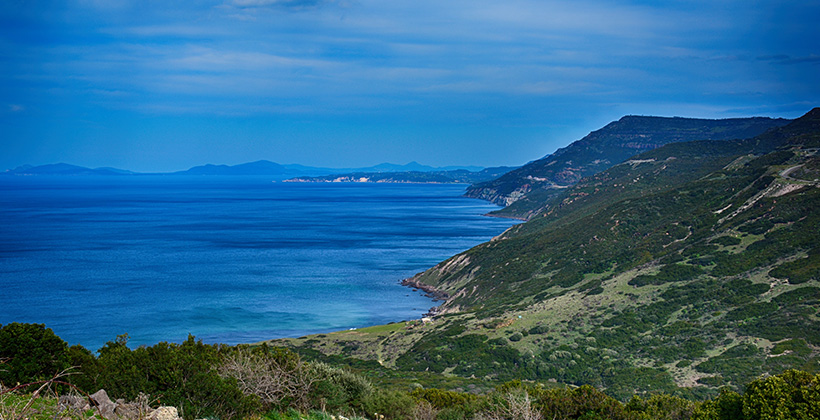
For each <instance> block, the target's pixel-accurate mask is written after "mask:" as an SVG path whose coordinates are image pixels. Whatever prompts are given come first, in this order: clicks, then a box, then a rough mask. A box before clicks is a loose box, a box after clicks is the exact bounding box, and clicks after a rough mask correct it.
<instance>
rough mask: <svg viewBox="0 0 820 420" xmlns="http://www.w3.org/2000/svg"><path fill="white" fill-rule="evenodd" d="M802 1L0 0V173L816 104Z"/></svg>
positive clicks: (556, 136)
mask: <svg viewBox="0 0 820 420" xmlns="http://www.w3.org/2000/svg"><path fill="white" fill-rule="evenodd" d="M818 19H820V2H817V1H816V0H813V1H794V2H780V1H748V0H745V1H734V0H725V1H724V0H710V1H699V0H695V1H667V2H655V1H623V2H612V1H595V0H593V1H586V0H573V1H526V0H509V1H503V2H500V1H483V0H469V1H467V0H452V1H441V0H437V1H429V0H413V1H405V0H389V1H385V0H379V1H377V0H217V1H207V0H193V1H173V0H171V1H169V0H165V1H154V0H138V1H137V0H135V1H130V0H76V1H38V0H6V1H3V2H0V129H1V130H2V131H1V132H0V148H2V150H3V152H2V153H0V169H7V168H12V167H16V166H18V165H21V164H24V163H29V164H46V163H55V162H68V163H74V164H78V165H83V166H90V167H98V166H114V167H120V168H125V169H131V170H137V171H171V170H179V169H187V168H188V167H191V166H194V165H198V164H203V163H225V164H237V163H243V162H248V161H254V160H259V159H268V160H272V161H276V162H279V163H301V164H306V165H313V166H330V167H352V166H369V165H373V164H377V163H381V162H393V163H407V162H409V161H412V160H415V161H419V162H422V163H425V164H429V165H434V166H445V165H481V166H496V165H518V164H523V163H525V162H527V161H529V160H533V159H536V158H539V157H541V156H544V155H546V154H548V153H551V152H553V151H554V150H555V149H556V148H558V147H562V146H565V145H566V144H568V143H570V142H571V141H574V140H577V139H579V138H581V137H583V136H584V135H585V134H587V133H588V132H589V131H592V130H595V129H598V128H600V127H602V126H603V125H605V124H606V123H608V122H609V121H612V120H616V119H618V118H620V117H621V116H623V115H626V114H641V115H662V116H687V117H703V118H728V117H737V116H752V115H763V116H782V117H789V118H794V117H798V116H800V115H802V114H803V113H805V112H807V111H808V110H810V109H811V108H812V107H815V106H820V77H818V75H820V41H818V40H820V29H818V26H820V25H817V23H816V22H817V21H818Z"/></svg>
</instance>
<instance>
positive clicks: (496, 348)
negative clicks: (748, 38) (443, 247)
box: [280, 109, 820, 397]
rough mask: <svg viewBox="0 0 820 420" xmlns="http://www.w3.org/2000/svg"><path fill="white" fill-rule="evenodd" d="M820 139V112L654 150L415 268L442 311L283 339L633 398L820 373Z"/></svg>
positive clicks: (388, 362)
mask: <svg viewBox="0 0 820 420" xmlns="http://www.w3.org/2000/svg"><path fill="white" fill-rule="evenodd" d="M818 141H820V109H815V110H812V111H811V112H810V113H808V114H807V115H805V116H804V117H801V118H800V119H798V120H795V121H794V122H792V123H791V124H789V125H787V126H784V127H782V128H779V129H776V130H773V131H770V132H768V133H766V134H764V135H761V136H758V137H755V138H752V139H748V140H733V141H700V142H687V143H676V144H670V145H667V146H665V147H661V148H659V149H656V150H651V151H648V152H645V153H643V154H641V155H638V156H636V157H633V158H632V159H630V160H629V161H627V162H624V163H622V164H620V165H616V166H614V167H612V168H610V169H608V170H606V171H604V172H602V173H599V174H597V175H595V176H592V177H588V178H585V179H583V180H581V181H580V182H579V183H577V185H575V186H573V187H570V188H566V189H565V190H564V191H563V192H562V193H561V195H560V196H557V197H554V198H553V199H552V201H550V202H549V209H548V210H547V211H545V212H542V213H539V214H538V215H537V216H536V217H534V218H533V219H532V220H531V221H529V222H527V223H523V224H520V225H517V226H515V227H513V228H511V229H510V230H509V231H508V232H506V233H505V234H503V235H501V236H500V237H499V238H496V239H495V240H493V241H491V242H488V243H485V244H482V245H479V246H477V247H475V248H473V249H471V250H468V251H466V252H464V253H462V254H459V255H457V256H454V257H452V258H450V259H448V260H447V261H444V262H442V263H440V264H439V265H437V266H436V267H433V268H431V269H430V270H428V271H426V272H424V273H420V274H419V275H417V276H416V277H415V278H413V279H412V281H411V283H412V284H415V285H427V286H430V287H435V288H436V289H437V290H438V292H439V293H440V295H441V296H444V297H446V298H447V299H446V301H445V302H444V303H443V304H442V305H441V306H440V307H439V308H438V316H436V317H435V319H433V320H432V321H431V322H426V323H422V322H418V323H411V324H407V325H404V324H394V325H392V326H384V327H377V328H374V329H371V330H359V331H349V332H340V333H335V334H330V335H326V336H323V337H317V336H314V337H308V338H305V339H301V340H284V341H280V343H284V344H288V345H290V346H294V347H297V348H302V349H305V350H308V349H312V350H311V351H316V350H318V351H319V352H322V353H325V354H339V355H343V356H353V357H356V358H360V359H371V360H377V361H379V363H381V364H383V365H385V366H391V367H395V368H398V369H400V370H403V371H416V372H440V373H444V374H447V375H457V376H461V377H465V378H466V377H477V378H485V379H489V380H492V379H497V380H507V379H513V378H517V379H527V380H553V381H558V382H565V383H572V384H577V385H581V384H592V385H595V386H597V387H602V388H606V389H607V392H609V393H611V394H612V395H615V396H621V397H626V396H627V395H630V394H631V393H632V392H633V391H634V390H642V391H665V392H680V391H679V388H678V387H694V388H691V390H690V391H688V392H694V393H704V392H706V393H708V392H714V390H715V389H716V388H717V387H719V386H723V385H729V386H734V387H740V386H742V384H744V383H747V382H748V381H749V380H751V379H752V378H754V377H756V376H757V375H760V374H763V373H778V372H782V371H783V370H785V369H787V368H790V367H794V368H801V369H807V370H809V371H817V370H818V369H820V317H818V308H820V214H818V213H817V211H816V209H817V208H820V188H818V181H816V179H818V178H820V164H818V156H817V146H818ZM676 390H677V391H676Z"/></svg>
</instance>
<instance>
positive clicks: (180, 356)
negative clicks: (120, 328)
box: [93, 336, 260, 419]
mask: <svg viewBox="0 0 820 420" xmlns="http://www.w3.org/2000/svg"><path fill="white" fill-rule="evenodd" d="M126 343H127V336H120V337H118V339H117V340H116V341H114V342H108V343H106V345H105V346H103V347H102V348H101V349H100V351H99V352H100V357H99V359H98V366H97V368H98V369H99V372H98V375H99V376H97V377H96V378H93V379H94V384H95V385H96V386H97V387H98V388H102V389H105V390H106V391H108V394H109V395H112V396H113V397H115V398H124V399H126V400H133V399H135V398H137V396H138V395H139V394H140V393H141V392H144V393H147V394H149V395H151V396H152V397H153V398H157V399H158V402H159V403H160V404H162V405H171V406H174V407H177V408H178V409H179V411H180V415H182V416H183V417H184V418H186V419H192V418H203V417H219V418H233V417H246V416H248V415H250V414H251V413H253V412H255V411H257V410H259V408H260V404H259V402H258V399H257V398H256V397H253V396H247V395H245V394H243V393H242V391H241V390H240V389H239V387H238V385H237V382H236V380H235V379H232V378H223V377H221V376H220V375H219V373H218V372H217V366H219V361H220V360H221V355H220V352H219V348H218V347H217V346H210V345H206V344H203V343H202V341H197V340H195V339H194V337H193V336H188V339H187V340H185V341H184V342H183V343H182V344H169V343H159V344H156V345H154V346H151V347H140V348H138V349H136V350H133V351H132V350H130V349H129V348H128V347H127V346H126Z"/></svg>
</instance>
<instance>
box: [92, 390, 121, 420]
mask: <svg viewBox="0 0 820 420" xmlns="http://www.w3.org/2000/svg"><path fill="white" fill-rule="evenodd" d="M89 397H90V398H91V401H92V402H93V403H94V405H96V407H97V410H98V411H99V412H100V415H101V416H103V417H105V418H106V419H108V420H116V419H117V416H116V415H115V414H114V410H116V408H117V404H116V403H114V402H113V401H111V398H108V393H107V392H105V390H104V389H101V390H99V391H97V392H95V393H93V394H91V395H90V396H89Z"/></svg>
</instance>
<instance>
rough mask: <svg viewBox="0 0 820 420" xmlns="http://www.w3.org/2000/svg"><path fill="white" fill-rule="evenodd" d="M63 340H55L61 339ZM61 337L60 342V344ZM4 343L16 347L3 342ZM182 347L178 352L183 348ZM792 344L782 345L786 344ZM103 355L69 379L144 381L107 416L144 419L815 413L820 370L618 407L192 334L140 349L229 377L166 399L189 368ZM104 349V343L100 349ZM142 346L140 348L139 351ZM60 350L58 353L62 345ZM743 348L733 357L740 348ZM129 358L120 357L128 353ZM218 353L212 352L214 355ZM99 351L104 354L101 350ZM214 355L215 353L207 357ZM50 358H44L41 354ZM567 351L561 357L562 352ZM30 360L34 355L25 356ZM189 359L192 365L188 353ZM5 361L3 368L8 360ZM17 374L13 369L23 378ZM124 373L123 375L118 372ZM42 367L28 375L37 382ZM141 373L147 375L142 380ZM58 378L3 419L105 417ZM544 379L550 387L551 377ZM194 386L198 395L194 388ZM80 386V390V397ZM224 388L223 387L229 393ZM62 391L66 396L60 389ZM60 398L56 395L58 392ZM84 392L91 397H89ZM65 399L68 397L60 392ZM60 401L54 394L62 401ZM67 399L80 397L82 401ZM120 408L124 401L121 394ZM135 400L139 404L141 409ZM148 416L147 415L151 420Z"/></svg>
mask: <svg viewBox="0 0 820 420" xmlns="http://www.w3.org/2000/svg"><path fill="white" fill-rule="evenodd" d="M41 327H42V326H39V325H30V324H18V325H17V326H16V328H31V329H32V331H35V330H40V328H41ZM58 340H59V339H58ZM21 341H22V342H25V343H33V344H35V345H42V344H45V342H48V341H53V340H51V337H49V338H48V339H46V340H39V339H34V340H30V339H26V338H25V337H24V338H22V339H21ZM60 341H61V340H60ZM5 344H6V345H9V346H13V345H16V344H20V343H18V342H17V340H14V339H12V340H8V341H6V342H5ZM802 347H805V344H804V343H802V344H801V343H797V342H793V343H790V344H784V346H783V349H782V350H783V351H787V350H789V349H799V348H802ZM183 348H184V350H183ZM787 348H788V349H787ZM104 349H106V352H108V353H110V352H111V351H113V350H112V349H116V350H117V351H118V352H119V357H120V360H121V361H122V363H124V365H121V366H116V370H112V369H113V368H114V367H113V366H105V367H102V365H101V364H97V365H96V366H94V367H93V369H90V366H82V367H81V371H82V372H81V373H80V374H79V375H74V377H73V378H72V380H73V381H74V382H76V383H78V384H82V383H84V384H91V383H92V382H93V381H94V380H95V378H99V377H110V378H115V379H117V382H119V384H120V386H122V387H123V388H122V389H125V390H126V391H124V392H123V393H122V394H115V393H112V394H113V395H115V396H117V397H119V396H121V395H128V393H129V392H130V390H132V389H135V388H137V387H140V386H148V387H153V388H152V389H153V391H154V394H152V396H153V399H151V397H149V396H146V395H145V394H142V393H140V394H138V396H137V397H136V399H139V400H140V401H141V402H140V404H143V405H144V407H145V408H144V409H142V408H141V409H140V410H137V411H114V414H110V415H109V417H108V418H118V419H129V420H131V419H133V420H137V419H144V418H148V414H147V413H149V412H150V410H152V408H150V407H149V406H148V401H153V404H152V405H154V406H158V405H160V401H159V400H160V399H161V400H163V401H162V402H161V404H162V405H164V406H169V405H170V406H175V407H177V409H178V410H177V412H179V413H180V414H182V415H183V416H184V418H186V419H189V418H202V416H207V418H212V419H217V418H219V419H234V418H253V419H266V420H296V419H299V420H302V419H310V420H337V419H342V418H347V419H361V420H366V419H397V420H398V419H414V420H415V419H430V420H437V419H438V420H450V419H464V420H467V419H476V420H481V419H544V418H562V419H579V420H580V419H601V420H604V419H614V420H621V419H622V420H650V419H681V420H684V419H699V420H713V419H714V420H722V419H739V420H746V419H749V420H752V419H754V420H757V419H770V418H789V419H792V418H794V419H819V418H820V410H818V408H820V375H811V374H809V373H806V372H803V371H797V370H789V371H786V372H784V373H783V374H781V375H776V376H773V377H766V378H759V379H754V380H752V381H751V382H750V383H749V384H748V386H747V387H746V390H745V391H744V392H743V393H742V394H740V393H736V392H732V391H727V390H724V391H722V392H721V393H720V394H719V395H717V396H716V397H715V398H714V399H709V400H706V401H703V402H698V401H693V400H690V399H686V398H681V397H678V396H673V395H669V394H666V393H653V394H651V395H647V396H639V395H634V394H632V395H624V397H626V398H623V399H622V400H625V401H628V402H626V403H623V402H621V401H619V400H618V399H615V398H613V397H611V396H609V395H607V394H605V393H602V392H601V391H599V390H598V389H596V388H594V387H592V386H589V385H583V386H580V387H574V388H573V387H562V386H546V385H545V383H537V382H522V381H520V380H513V381H508V382H504V383H501V384H499V385H498V386H496V387H495V388H494V389H492V390H489V391H488V392H485V393H482V394H481V395H476V394H473V393H465V392H460V391H452V390H444V389H437V388H424V387H421V386H420V385H416V386H414V387H413V388H411V389H408V388H398V389H395V388H394V389H389V388H384V387H379V388H377V387H373V386H372V385H371V384H370V383H369V381H367V380H366V379H364V378H363V377H362V376H360V375H356V374H354V373H352V372H349V371H347V370H343V369H339V368H336V367H331V366H328V365H324V364H321V363H317V364H310V363H306V362H303V361H302V360H301V359H300V358H299V357H298V356H297V355H296V354H294V353H292V352H289V351H288V350H285V349H281V348H269V347H266V346H257V347H248V346H236V347H232V346H222V345H218V346H205V345H202V344H201V343H200V342H198V341H196V340H194V339H193V337H190V338H189V339H188V340H186V342H184V343H182V344H180V345H175V344H167V343H161V344H158V345H155V346H152V347H147V348H143V349H144V350H145V351H148V352H152V354H153V355H157V354H160V353H163V352H169V349H175V350H170V353H172V354H174V355H175V356H176V357H178V358H180V357H181V358H184V357H185V356H184V354H193V355H196V356H197V357H199V356H203V359H202V361H200V362H194V363H199V366H198V368H197V370H205V371H209V372H219V375H218V377H220V378H230V379H231V380H230V381H229V382H228V385H229V386H227V387H225V386H223V385H220V384H218V383H215V382H213V381H208V380H206V381H204V382H201V383H198V384H195V385H194V384H186V383H184V382H183V383H182V384H181V385H182V387H183V388H186V389H188V391H189V392H188V394H187V398H184V399H181V400H170V399H168V396H169V395H170V394H173V393H175V392H177V390H176V388H177V387H179V386H180V384H179V383H175V380H172V381H170V382H163V381H162V378H173V377H178V376H179V374H180V370H184V369H185V367H184V366H181V365H178V364H175V363H173V362H171V363H168V362H169V361H170V359H168V358H167V357H162V356H160V359H164V360H157V361H155V362H153V363H152V364H151V365H150V366H140V364H139V363H138V362H137V360H136V359H133V360H130V361H126V360H125V359H123V357H125V358H126V359H127V358H128V357H135V355H134V354H135V353H136V351H137V350H130V349H128V348H127V347H126V346H125V341H124V337H119V338H118V339H117V340H116V341H114V342H110V343H108V344H106V346H105V347H104ZM101 350H103V349H101ZM138 350H139V349H138ZM58 351H59V350H58ZM749 351H750V350H749V349H739V350H737V351H736V352H735V353H742V354H746V353H748V352H749ZM129 352H130V353H131V356H125V355H126V354H127V353H129ZM214 352H216V353H214ZM102 353H103V352H102V351H101V356H100V359H103V358H104V357H109V356H104V355H103V354H102ZM214 354H218V357H216V358H213V359H212V358H211V356H212V355H214ZM47 357H48V356H47ZM560 357H564V356H560ZM30 360H34V358H30ZM187 362H192V360H191V359H189V360H187ZM4 367H6V365H4ZM21 369H23V370H22V371H17V370H14V371H13V372H12V373H13V374H15V375H18V377H20V378H23V379H24V380H25V379H26V376H25V375H24V374H23V373H24V372H25V369H24V368H21ZM126 372H127V373H130V375H126V376H117V375H123V374H124V373H126ZM38 374H39V373H30V375H34V376H31V377H29V378H28V379H34V378H37V377H39V376H37V375H38ZM146 378H147V379H146ZM59 379H67V377H65V378H61V377H59V376H58V377H54V378H52V379H50V380H46V381H42V383H43V385H41V386H39V388H37V390H36V391H34V392H33V393H26V392H20V391H19V389H21V388H18V390H15V389H9V388H5V387H4V386H3V385H5V384H0V418H3V419H18V418H26V419H42V420H46V419H52V418H63V419H73V420H80V419H92V418H98V416H101V415H102V412H101V411H100V410H102V408H99V409H97V408H93V407H92V406H90V405H86V406H85V407H82V405H83V404H86V402H85V401H86V397H84V396H82V393H83V390H82V388H80V387H78V386H74V387H73V388H72V389H71V390H70V391H69V392H67V393H64V391H59V390H58V387H57V386H56V385H57V382H58V380H59ZM547 384H548V383H547ZM193 389H197V390H198V391H196V392H190V391H191V390H193ZM78 391H79V393H78ZM226 391H227V393H226ZM63 394H64V395H63ZM61 395H62V396H61ZM86 395H87V394H86ZM66 396H67V397H68V398H66V399H64V397H66ZM58 397H60V398H58ZM67 401H79V402H80V406H76V405H71V404H68V403H66V402H67ZM119 401H120V402H119V403H118V404H117V407H126V406H128V404H126V403H125V402H123V401H122V400H119ZM143 405H141V406H140V407H143ZM151 418H153V417H151Z"/></svg>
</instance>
